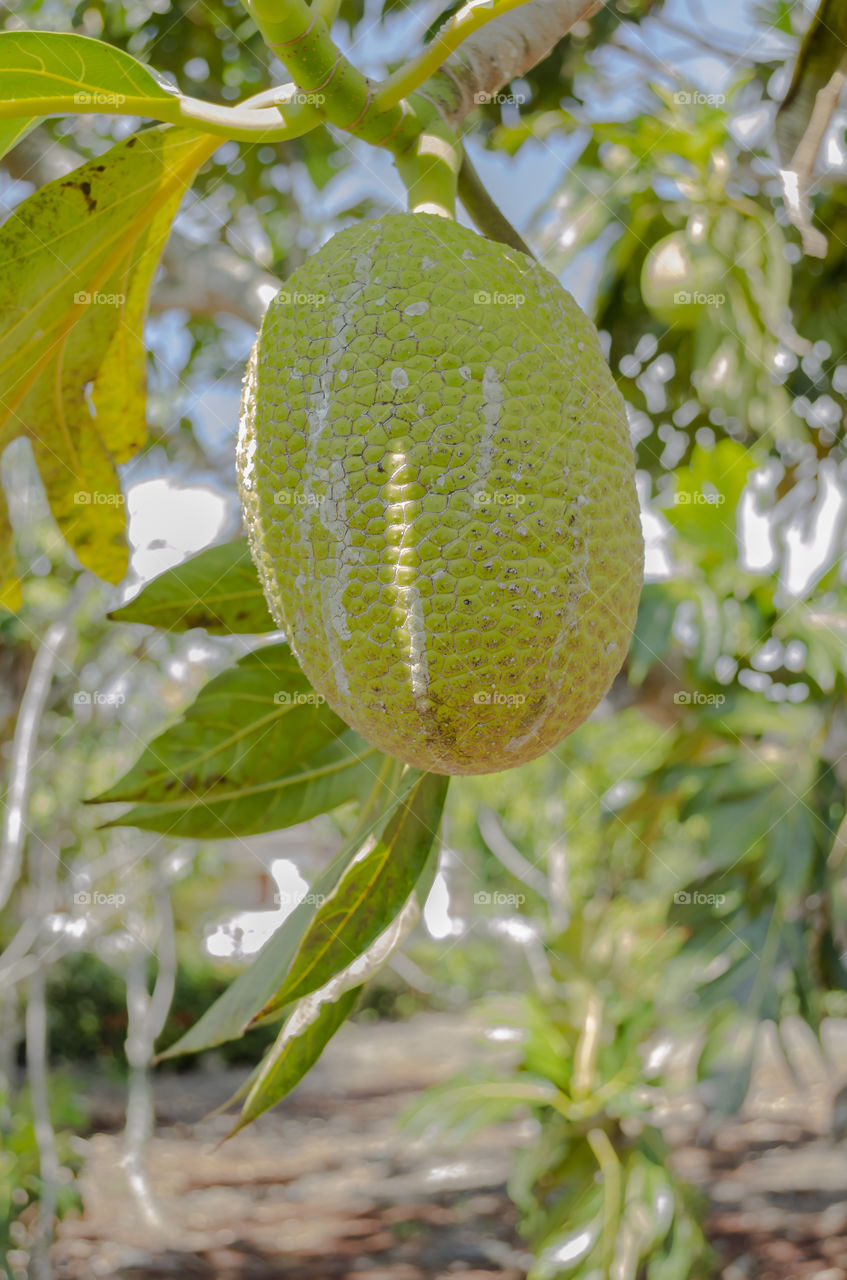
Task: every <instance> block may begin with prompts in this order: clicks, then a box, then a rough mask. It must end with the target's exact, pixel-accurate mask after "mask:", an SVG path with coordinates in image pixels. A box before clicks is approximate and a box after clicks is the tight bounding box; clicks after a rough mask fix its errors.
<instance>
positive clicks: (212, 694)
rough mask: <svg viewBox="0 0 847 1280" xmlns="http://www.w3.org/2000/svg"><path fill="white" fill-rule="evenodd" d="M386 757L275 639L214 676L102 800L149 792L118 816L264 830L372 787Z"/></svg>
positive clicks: (228, 830)
mask: <svg viewBox="0 0 847 1280" xmlns="http://www.w3.org/2000/svg"><path fill="white" fill-rule="evenodd" d="M385 759H386V757H384V756H382V755H381V754H380V752H379V751H377V749H376V747H372V746H371V745H370V744H369V743H367V742H365V741H364V740H363V739H362V738H360V737H359V736H358V734H355V733H354V732H353V731H352V730H351V729H348V728H347V726H346V725H345V723H344V721H343V720H341V719H340V718H339V717H338V716H337V715H336V714H335V712H334V711H331V710H330V708H329V707H328V706H327V704H326V701H325V699H324V698H322V697H321V695H320V694H316V693H314V691H313V690H312V688H311V686H310V684H309V682H308V680H307V679H306V677H305V676H304V675H303V673H302V671H301V670H300V668H299V666H298V665H297V661H296V659H295V658H294V656H293V654H292V653H291V650H290V649H289V648H288V646H287V645H286V644H273V645H268V646H266V647H264V648H259V649H254V650H253V651H252V652H251V653H248V654H247V655H246V656H245V657H244V658H242V659H241V660H240V661H239V662H237V663H236V665H235V666H234V667H230V668H228V669H227V670H226V671H223V672H222V673H221V674H220V675H219V676H216V677H215V678H214V679H213V680H210V681H209V683H208V684H207V685H205V686H204V687H203V689H201V690H200V693H199V694H198V696H197V698H196V700H195V701H194V702H193V703H192V705H191V706H190V707H189V708H188V710H187V711H186V712H185V715H184V716H183V719H182V720H181V721H180V722H179V723H178V724H176V725H174V726H172V727H171V728H170V729H167V730H166V731H165V732H164V733H162V734H160V735H159V736H158V737H157V738H155V739H154V740H153V742H151V744H150V745H149V746H148V747H147V748H146V750H145V751H144V752H143V753H142V754H141V756H140V758H139V759H138V760H137V761H136V763H135V764H134V765H133V767H132V768H131V769H130V771H129V772H128V773H127V774H126V775H125V776H124V777H123V778H121V779H120V781H119V782H116V783H115V784H114V786H112V787H110V788H109V789H108V790H107V791H104V792H103V793H102V794H101V795H99V796H97V797H96V799H95V800H94V801H93V803H103V802H106V801H117V800H122V801H139V802H140V803H139V804H137V805H136V807H135V808H133V809H131V810H130V811H129V812H128V813H126V814H124V815H123V816H122V817H121V818H118V819H116V820H115V821H114V822H113V823H110V824H109V825H110V826H137V827H144V828H146V829H148V830H150V831H162V832H165V833H167V834H168V835H172V836H180V837H188V838H193V839H204V838H205V839H214V838H224V839H225V838H228V837H231V836H234V835H241V836H243V835H255V834H256V833H258V832H261V831H275V830H278V829H279V828H280V827H288V826H292V825H294V824H295V823H298V822H305V821H307V819H309V818H313V817H314V816H315V814H318V813H323V812H325V811H326V810H329V809H334V808H335V807H336V806H337V805H340V804H344V803H345V802H346V801H348V800H352V799H355V798H357V797H360V796H362V795H363V794H367V793H368V792H369V791H370V790H371V789H372V787H373V786H374V784H375V783H376V782H377V779H378V774H379V772H380V769H381V767H382V763H383V762H384V760H385Z"/></svg>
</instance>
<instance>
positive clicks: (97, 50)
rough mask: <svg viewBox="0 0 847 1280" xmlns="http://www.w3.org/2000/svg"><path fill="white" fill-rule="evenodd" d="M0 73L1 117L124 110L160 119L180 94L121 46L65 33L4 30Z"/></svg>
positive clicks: (0, 49) (0, 40) (0, 46)
mask: <svg viewBox="0 0 847 1280" xmlns="http://www.w3.org/2000/svg"><path fill="white" fill-rule="evenodd" d="M0 76H1V77H2V83H3V98H2V101H0V117H3V116H7V117H8V116H17V115H20V113H21V111H22V110H25V111H26V113H27V114H28V115H32V116H38V115H48V114H50V113H53V112H56V111H59V110H63V109H66V110H72V111H80V110H81V111H97V110H98V109H99V110H103V109H104V108H108V109H110V110H114V109H115V108H120V109H121V110H122V111H124V112H126V114H127V115H137V116H153V117H156V118H158V119H161V116H160V115H159V112H158V110H157V108H161V107H163V106H164V107H165V108H169V107H171V106H172V105H173V99H174V96H175V94H176V92H177V91H176V90H175V89H172V88H170V87H169V86H168V85H167V84H166V83H165V82H164V81H162V80H160V79H159V77H158V76H157V75H156V73H155V72H154V71H151V69H150V68H149V67H146V66H145V65H144V63H143V62H138V61H136V59H135V58H133V57H132V55H131V54H129V53H124V52H123V50H122V49H116V48H115V47H114V46H113V45H110V44H106V43H105V42H104V41H102V40H93V39H91V37H89V36H80V35H76V34H73V33H70V32H65V31H3V32H0ZM63 104H64V105H63Z"/></svg>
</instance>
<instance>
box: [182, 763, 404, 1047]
mask: <svg viewBox="0 0 847 1280" xmlns="http://www.w3.org/2000/svg"><path fill="white" fill-rule="evenodd" d="M387 759H388V758H387V757H386V760H387ZM419 778H420V774H419V773H418V772H417V770H415V769H409V770H408V771H407V773H406V774H405V776H404V777H403V779H402V781H401V782H400V783H399V785H398V786H397V788H396V790H395V792H394V797H393V800H392V802H391V803H390V804H389V805H387V807H386V808H385V809H384V810H383V812H381V813H379V814H376V815H375V816H374V817H373V818H372V820H371V821H370V823H369V824H368V825H367V826H366V827H364V828H363V829H357V831H356V832H355V833H354V835H353V836H352V837H351V838H350V839H349V840H348V841H347V842H346V843H345V845H344V847H343V848H342V849H341V850H340V851H339V852H338V853H337V854H336V856H335V858H334V859H333V861H332V862H331V863H330V865H329V866H328V867H327V868H326V870H325V871H323V872H322V874H321V875H320V876H319V877H318V879H317V880H316V881H315V883H314V885H313V886H312V889H311V892H310V894H309V895H308V897H307V898H304V900H303V901H302V902H301V903H300V904H299V905H298V906H297V907H295V909H294V911H292V913H291V915H290V916H289V917H288V918H287V920H285V921H284V923H283V924H282V925H281V926H280V927H279V929H277V931H276V933H275V934H273V936H272V937H270V938H269V939H268V941H267V942H266V943H265V945H264V946H263V947H262V949H261V951H260V952H259V953H258V955H257V956H256V958H255V960H254V961H253V963H252V964H251V965H250V968H249V969H246V970H245V971H244V973H242V974H240V975H239V977H238V978H236V980H235V982H233V983H232V985H231V986H230V987H228V988H227V989H226V991H225V992H224V993H223V995H222V996H220V997H219V999H217V1000H216V1001H215V1003H214V1004H213V1005H211V1007H210V1008H209V1009H207V1010H206V1012H205V1013H204V1014H203V1016H202V1017H201V1018H200V1019H199V1020H198V1021H197V1022H195V1024H194V1026H193V1027H190V1028H189V1030H188V1031H187V1032H186V1033H185V1035H184V1036H182V1037H181V1039H179V1040H178V1041H177V1042H176V1044H174V1045H171V1047H170V1048H169V1049H166V1050H165V1052H164V1053H161V1054H159V1055H158V1056H159V1058H160V1059H161V1058H172V1057H175V1056H176V1055H177V1054H181V1053H198V1052H199V1051H200V1050H201V1049H209V1048H212V1047H213V1046H214V1045H218V1044H223V1042H224V1041H225V1040H233V1039H235V1038H236V1037H237V1036H240V1035H241V1033H242V1032H243V1031H244V1030H246V1028H247V1026H248V1025H249V1024H250V1023H251V1022H252V1021H253V1020H254V1019H255V1018H256V1015H257V1014H258V1013H259V1011H260V1010H261V1009H262V1008H263V1006H264V1005H265V1004H267V1002H268V1001H269V1000H270V999H271V997H272V996H273V994H274V992H275V991H277V990H279V987H280V985H281V984H282V982H283V981H284V980H285V976H286V974H287V973H288V971H289V969H290V968H291V964H292V961H293V959H294V957H295V955H296V954H297V949H298V947H299V945H300V942H301V941H302V939H303V936H304V934H305V932H306V929H307V928H308V926H309V922H310V920H311V919H312V918H313V917H314V915H315V914H316V912H317V907H316V905H315V903H316V902H318V901H320V899H321V898H323V897H326V896H328V895H329V894H330V893H331V892H332V891H333V889H334V888H335V886H336V885H337V883H338V881H339V879H340V877H341V876H342V875H343V873H344V872H345V871H346V869H347V868H348V867H349V865H350V864H351V862H352V861H353V859H354V858H355V857H356V855H357V854H358V853H359V852H360V851H361V849H362V848H363V847H364V846H365V845H366V843H367V841H368V840H369V838H370V837H371V836H372V834H373V833H374V832H379V831H380V830H381V829H382V828H383V827H384V826H385V825H386V823H387V822H388V820H389V818H390V817H391V816H392V814H393V813H394V812H395V811H396V809H397V808H398V807H399V806H400V805H401V804H402V803H403V802H404V801H405V799H406V797H407V796H408V795H409V794H410V792H411V791H412V788H413V787H414V785H415V783H416V782H417V780H418V779H419Z"/></svg>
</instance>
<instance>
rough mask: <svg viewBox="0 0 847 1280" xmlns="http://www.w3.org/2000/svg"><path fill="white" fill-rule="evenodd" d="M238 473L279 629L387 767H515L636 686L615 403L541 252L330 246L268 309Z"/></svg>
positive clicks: (625, 494) (635, 524) (577, 316)
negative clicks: (536, 257)
mask: <svg viewBox="0 0 847 1280" xmlns="http://www.w3.org/2000/svg"><path fill="white" fill-rule="evenodd" d="M238 471H239V483H240V488H241V496H242V503H243V507H244V512H245V518H246V522H247V528H248V533H249V538H250V545H251V549H252V552H253V556H254V559H255V561H256V564H257V566H258V569H259V573H260V576H261V579H262V584H263V587H264V590H265V593H266V595H267V598H268V602H269V604H270V607H271V610H272V612H273V614H274V617H275V619H276V621H277V622H278V623H279V625H280V627H281V628H282V629H283V630H284V631H285V632H286V634H287V637H288V640H289V642H290V644H291V647H292V649H293V650H294V652H295V654H296V655H297V657H298V659H299V661H300V663H301V665H302V667H303V670H304V671H305V673H306V675H307V676H308V678H309V680H310V681H311V682H312V685H313V686H314V688H315V689H316V690H317V691H318V692H319V693H321V694H323V695H324V696H325V698H326V699H327V701H328V703H329V704H330V706H331V707H332V708H333V709H334V710H335V711H336V712H337V713H338V714H339V715H340V716H342V717H343V719H344V720H346V721H347V723H348V724H350V725H352V726H353V728H354V729H356V730H357V731H358V732H359V733H360V734H362V736H363V737H365V738H367V739H368V740H369V741H370V742H372V743H374V744H375V745H376V746H378V747H380V748H381V749H382V750H383V751H386V752H388V753H389V754H391V755H394V756H398V757H399V758H400V759H402V760H405V761H407V762H408V763H410V764H413V765H416V766H418V767H419V768H423V769H429V770H432V771H434V772H436V773H449V774H472V773H490V772H494V771H497V770H501V769H508V768H511V767H513V766H515V765H519V764H522V763H523V762H525V761H527V760H532V759H533V758H534V757H535V756H538V755H540V754H541V753H542V752H545V751H547V750H549V749H550V748H551V747H554V746H555V745H556V743H558V742H560V741H561V739H562V738H564V737H565V735H566V734H568V733H570V732H571V730H573V729H575V728H576V727H577V725H579V724H580V723H581V722H582V721H583V720H585V718H586V717H587V716H588V715H589V713H590V712H591V711H592V709H593V708H594V707H595V706H596V705H597V703H598V702H599V701H600V699H601V698H602V697H603V695H604V693H605V692H606V691H607V689H608V688H609V685H610V684H611V682H612V680H613V679H614V676H615V674H616V673H617V671H618V670H619V669H620V667H621V664H622V663H623V660H624V658H625V656H626V652H627V648H628V644H629V639H630V635H631V631H632V627H633V624H634V620H635V613H636V609H637V605H638V597H639V592H640V589H641V581H642V559H643V546H642V540H641V527H640V521H639V511H638V500H637V496H636V491H635V472H634V462H633V454H632V448H631V445H630V440H629V433H628V430H627V424H626V417H625V413H624V405H623V401H622V399H621V396H620V394H619V392H618V391H617V389H616V387H615V385H614V382H613V380H612V375H611V373H610V371H609V368H608V365H607V364H606V362H605V360H604V358H603V355H602V352H601V350H600V345H599V342H598V339H597V334H596V331H595V329H594V327H593V325H592V324H591V322H590V321H589V320H588V319H587V318H586V316H585V315H584V314H583V312H582V311H581V310H580V309H579V307H578V306H577V305H576V303H575V302H574V300H573V299H572V298H571V296H570V294H568V293H566V292H565V291H564V290H563V289H562V288H561V286H560V285H559V284H558V282H557V281H556V280H555V279H554V278H553V277H552V276H551V275H549V273H548V272H547V271H545V270H544V269H543V268H542V267H541V266H539V265H538V264H537V263H535V262H534V261H533V260H532V259H530V258H528V257H526V256H525V255H524V254H522V253H519V252H518V251H516V250H513V249H509V248H505V247H504V246H503V245H501V244H494V243H492V242H491V241H489V240H484V239H481V238H480V237H479V236H477V235H476V234H474V233H473V232H471V231H468V230H467V229H465V228H464V227H461V226H459V225H457V224H456V223H454V222H451V221H449V220H447V219H443V218H438V217H434V216H431V215H427V214H398V215H390V216H387V217H384V218H380V219H378V220H375V221H368V222H361V223H359V224H358V225H356V226H354V227H351V228H349V229H348V230H346V231H342V232H340V233H339V234H338V235H336V236H335V237H334V238H333V239H332V240H330V241H329V242H328V244H326V245H325V246H324V247H323V248H322V249H321V250H319V252H318V253H316V254H315V255H314V256H313V257H311V258H309V259H308V260H307V261H306V262H305V263H304V265H303V266H301V267H299V268H298V269H297V270H296V271H295V272H294V274H293V275H292V276H291V278H290V279H289V280H288V281H287V283H286V284H285V285H284V286H283V289H282V290H281V292H280V293H279V295H278V296H277V297H276V299H275V300H274V301H273V302H272V303H271V306H270V308H269V310H268V313H267V316H266V318H265V321H264V324H263V327H262V330H261V334H260V336H259V339H258V341H257V344H256V347H255V349H254V352H253V356H252V357H251V361H250V365H249V367H248V371H247V376H246V379H245V385H244V395H243V405H242V418H241V429H240V433H239V441H238Z"/></svg>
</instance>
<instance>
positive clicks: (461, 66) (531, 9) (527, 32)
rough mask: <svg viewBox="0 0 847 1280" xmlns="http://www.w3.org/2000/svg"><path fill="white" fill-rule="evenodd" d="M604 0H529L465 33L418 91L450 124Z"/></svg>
mask: <svg viewBox="0 0 847 1280" xmlns="http://www.w3.org/2000/svg"><path fill="white" fill-rule="evenodd" d="M604 4H605V0H531V3H529V4H526V5H523V6H522V7H521V8H520V9H516V10H514V12H512V13H507V14H505V15H504V16H503V17H502V18H496V19H495V20H494V21H493V22H491V23H489V24H488V26H486V27H483V28H482V29H481V30H480V31H478V32H476V33H475V34H474V35H472V36H468V38H467V39H466V40H465V41H464V42H463V44H462V45H461V47H460V48H459V49H457V50H456V52H455V53H453V54H451V55H450V57H449V58H448V59H447V61H446V62H445V64H444V66H443V67H442V68H441V70H440V71H438V72H436V74H435V75H433V76H431V77H430V79H429V80H427V82H426V84H425V85H424V86H423V90H422V92H424V93H426V94H427V95H429V96H431V97H433V98H434V99H435V100H436V101H437V102H438V103H439V105H440V106H441V109H442V112H443V114H444V116H445V119H446V120H447V121H448V123H449V124H452V125H454V126H455V125H458V124H459V123H460V122H461V121H462V120H464V118H465V116H467V115H468V114H469V113H470V112H471V111H473V109H474V107H475V106H477V105H478V103H479V102H480V101H482V100H484V98H486V97H489V96H491V95H493V94H495V93H497V92H498V91H499V90H500V89H502V87H503V85H505V84H508V83H509V82H510V81H511V80H514V79H516V77H517V76H522V75H523V74H524V72H526V71H530V70H531V69H532V68H533V67H534V66H537V64H538V63H539V62H541V61H542V59H544V58H545V57H546V56H547V54H548V53H549V52H550V50H551V49H552V48H553V46H554V45H555V44H557V43H558V42H559V40H561V38H562V36H564V35H567V33H568V32H569V31H570V30H571V28H572V27H574V26H576V24H577V23H578V22H584V21H585V19H586V18H590V17H591V16H592V15H593V14H595V13H596V12H597V10H598V9H601V8H602V7H603V5H604Z"/></svg>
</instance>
